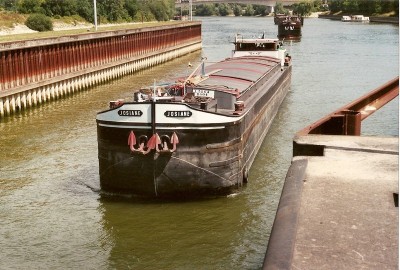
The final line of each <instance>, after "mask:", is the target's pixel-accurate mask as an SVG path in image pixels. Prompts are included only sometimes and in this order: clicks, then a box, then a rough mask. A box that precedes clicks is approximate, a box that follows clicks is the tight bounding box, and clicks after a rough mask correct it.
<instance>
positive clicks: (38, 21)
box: [25, 13, 53, 32]
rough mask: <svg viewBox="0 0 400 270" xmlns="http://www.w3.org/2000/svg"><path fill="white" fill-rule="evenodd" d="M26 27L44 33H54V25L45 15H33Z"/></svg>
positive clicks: (27, 21)
mask: <svg viewBox="0 0 400 270" xmlns="http://www.w3.org/2000/svg"><path fill="white" fill-rule="evenodd" d="M25 25H26V26H28V27H29V28H30V29H32V30H35V31H39V32H44V31H52V30H53V23H52V21H51V19H50V18H49V17H47V16H46V15H44V14H40V13H38V14H32V15H30V16H29V17H28V18H27V19H26V22H25Z"/></svg>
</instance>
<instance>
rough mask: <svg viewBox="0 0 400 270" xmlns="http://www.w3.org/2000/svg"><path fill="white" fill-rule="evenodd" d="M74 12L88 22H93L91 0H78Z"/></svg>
mask: <svg viewBox="0 0 400 270" xmlns="http://www.w3.org/2000/svg"><path fill="white" fill-rule="evenodd" d="M76 12H77V14H78V15H79V16H81V17H82V18H84V19H85V20H86V21H88V22H94V18H93V17H94V11H93V0H79V5H77V8H76Z"/></svg>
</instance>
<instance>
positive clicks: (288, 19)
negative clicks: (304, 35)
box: [277, 16, 303, 39]
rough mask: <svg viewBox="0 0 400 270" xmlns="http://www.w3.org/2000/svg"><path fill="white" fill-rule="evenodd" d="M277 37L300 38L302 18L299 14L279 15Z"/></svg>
mask: <svg viewBox="0 0 400 270" xmlns="http://www.w3.org/2000/svg"><path fill="white" fill-rule="evenodd" d="M277 24H278V38H279V39H300V38H301V28H302V26H303V18H302V17H299V16H285V17H282V16H281V17H279V18H278V20H277Z"/></svg>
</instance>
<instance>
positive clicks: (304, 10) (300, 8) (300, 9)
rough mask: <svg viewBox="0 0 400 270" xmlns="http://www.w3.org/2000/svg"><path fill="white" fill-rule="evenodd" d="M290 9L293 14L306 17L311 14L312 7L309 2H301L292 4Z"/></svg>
mask: <svg viewBox="0 0 400 270" xmlns="http://www.w3.org/2000/svg"><path fill="white" fill-rule="evenodd" d="M292 7H293V12H294V13H296V14H299V15H301V16H308V15H310V14H311V11H312V10H313V7H314V5H313V3H312V2H311V1H302V2H300V3H297V4H294V5H293V6H292Z"/></svg>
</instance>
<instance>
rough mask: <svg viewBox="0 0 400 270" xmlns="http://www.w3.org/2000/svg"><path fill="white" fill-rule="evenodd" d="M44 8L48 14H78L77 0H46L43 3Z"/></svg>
mask: <svg viewBox="0 0 400 270" xmlns="http://www.w3.org/2000/svg"><path fill="white" fill-rule="evenodd" d="M41 6H42V8H43V9H44V11H45V14H46V15H47V16H50V17H53V16H55V15H59V16H71V15H75V14H77V6H78V3H77V0H63V1H59V0H46V1H44V2H43V3H42V5H41Z"/></svg>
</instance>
